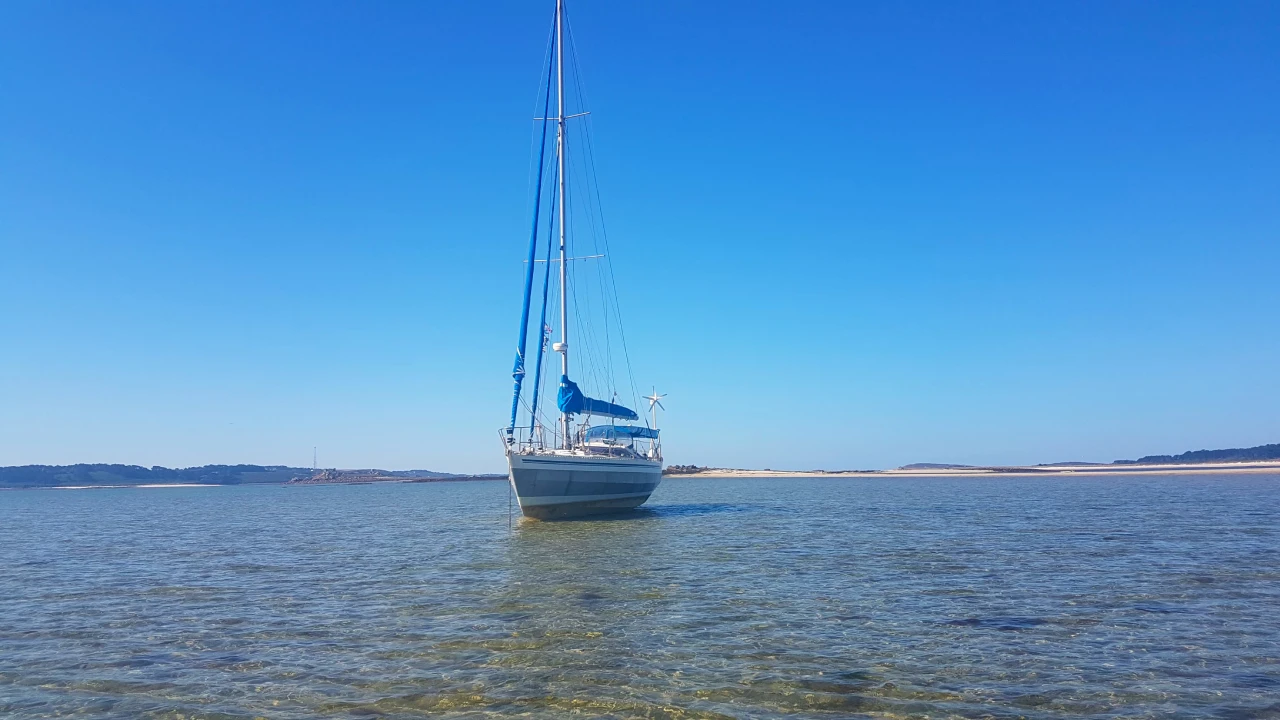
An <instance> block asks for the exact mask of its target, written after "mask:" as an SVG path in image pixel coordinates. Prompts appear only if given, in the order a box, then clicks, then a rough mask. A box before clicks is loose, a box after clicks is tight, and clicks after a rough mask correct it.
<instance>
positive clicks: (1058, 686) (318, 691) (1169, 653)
mask: <svg viewBox="0 0 1280 720" xmlns="http://www.w3.org/2000/svg"><path fill="white" fill-rule="evenodd" d="M506 509H507V488H506V486H505V484H503V483H498V482H476V483H440V484H422V485H376V486H355V487H338V486H327V487H296V488H285V487H209V488H178V489H118V490H67V491H57V490H39V491H20V492H4V493H0V716H5V717H55V716H63V715H77V716H83V717H156V718H202V717H208V718H238V717H245V718H249V717H259V716H265V717H271V718H277V717H279V718H311V717H421V716H426V715H432V716H439V717H483V716H489V715H496V716H520V717H559V716H563V715H566V714H569V713H577V714H579V715H580V716H606V717H618V718H629V717H654V718H663V717H669V718H720V717H753V718H754V717H761V718H766V717H783V716H788V717H850V716H865V717H924V716H928V717H973V718H978V717H996V718H1004V717H1028V718H1058V717H1078V716H1095V717H1126V718H1139V717H1186V718H1193V717H1220V718H1233V719H1234V718H1254V717H1257V718H1262V717H1271V718H1274V717H1280V477H1276V476H1260V475H1253V476H1245V475H1235V476H1221V477H1213V476H1182V477H1127V478H1125V477H1118V478H1117V477H1108V478H1092V479H1090V478H1061V477H1059V478H1052V479H1045V478H1039V479H1026V478H994V479H992V478H985V479H963V478H940V479H819V478H815V479H801V480H740V479H739V480H712V479H699V480H690V479H675V480H667V481H666V482H664V483H663V485H662V486H661V487H660V488H659V489H658V492H657V493H656V494H655V496H654V498H653V499H652V500H651V501H650V505H649V509H648V510H646V511H642V512H637V513H635V514H632V515H629V516H626V517H625V518H623V519H617V520H603V521H582V522H566V523H538V522H533V521H523V522H521V521H517V522H516V523H515V525H514V528H513V529H512V530H510V531H509V530H508V526H507V515H506Z"/></svg>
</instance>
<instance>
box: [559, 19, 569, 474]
mask: <svg viewBox="0 0 1280 720" xmlns="http://www.w3.org/2000/svg"><path fill="white" fill-rule="evenodd" d="M556 91H557V95H556V108H557V110H556V160H557V162H558V163H559V168H560V181H559V188H558V189H557V191H558V193H559V200H560V374H561V375H562V376H564V377H566V378H567V377H569V296H568V293H567V290H568V287H569V276H568V274H567V273H568V263H567V262H565V260H566V254H565V242H564V229H565V223H564V152H565V141H564V140H565V138H564V129H565V128H564V0H556ZM560 431H561V437H562V438H564V447H565V448H566V449H568V448H569V447H570V446H571V444H570V442H569V414H568V413H566V412H561V413H560Z"/></svg>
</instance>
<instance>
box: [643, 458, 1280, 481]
mask: <svg viewBox="0 0 1280 720" xmlns="http://www.w3.org/2000/svg"><path fill="white" fill-rule="evenodd" d="M1263 473H1280V462H1246V463H1206V464H1196V465H1177V464H1158V465H1157V464H1153V465H1129V464H1126V465H1016V466H1007V467H997V466H992V467H964V468H920V469H904V468H894V469H892V470H738V469H733V468H708V469H706V470H701V471H699V472H694V473H671V474H666V473H664V474H663V476H662V477H663V479H664V480H667V479H671V478H700V477H705V478H735V477H736V478H812V477H897V478H912V477H1006V476H1007V477H1039V476H1045V477H1058V476H1062V475H1244V474H1263Z"/></svg>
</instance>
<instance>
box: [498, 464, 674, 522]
mask: <svg viewBox="0 0 1280 720" xmlns="http://www.w3.org/2000/svg"><path fill="white" fill-rule="evenodd" d="M507 462H508V465H509V467H510V475H509V479H510V481H511V487H512V488H513V489H514V490H515V493H516V498H517V499H518V500H519V501H520V511H521V512H522V513H524V515H525V516H526V517H532V518H538V519H541V520H553V519H559V518H569V517H579V516H583V515H598V514H602V513H609V512H619V511H623V510H628V509H631V508H634V507H637V506H639V505H642V504H644V502H645V501H646V500H648V499H649V495H651V494H652V493H653V491H654V489H655V488H657V487H658V483H659V482H661V481H662V462H661V461H659V460H648V459H645V458H637V457H610V456H607V455H592V454H587V453H573V452H562V451H561V452H539V453H517V452H508V453H507Z"/></svg>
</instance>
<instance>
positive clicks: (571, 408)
mask: <svg viewBox="0 0 1280 720" xmlns="http://www.w3.org/2000/svg"><path fill="white" fill-rule="evenodd" d="M556 406H558V407H559V408H560V412H562V413H570V414H574V415H603V416H605V417H615V418H621V419H623V420H639V419H640V416H639V415H637V414H636V411H635V410H632V409H631V408H624V407H622V406H621V405H614V404H613V403H610V402H605V401H603V400H596V399H594V398H589V397H587V396H586V395H583V394H582V391H581V390H579V389H578V383H576V382H574V381H572V380H570V379H569V376H568V375H561V376H560V392H559V393H558V394H557V395H556Z"/></svg>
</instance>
